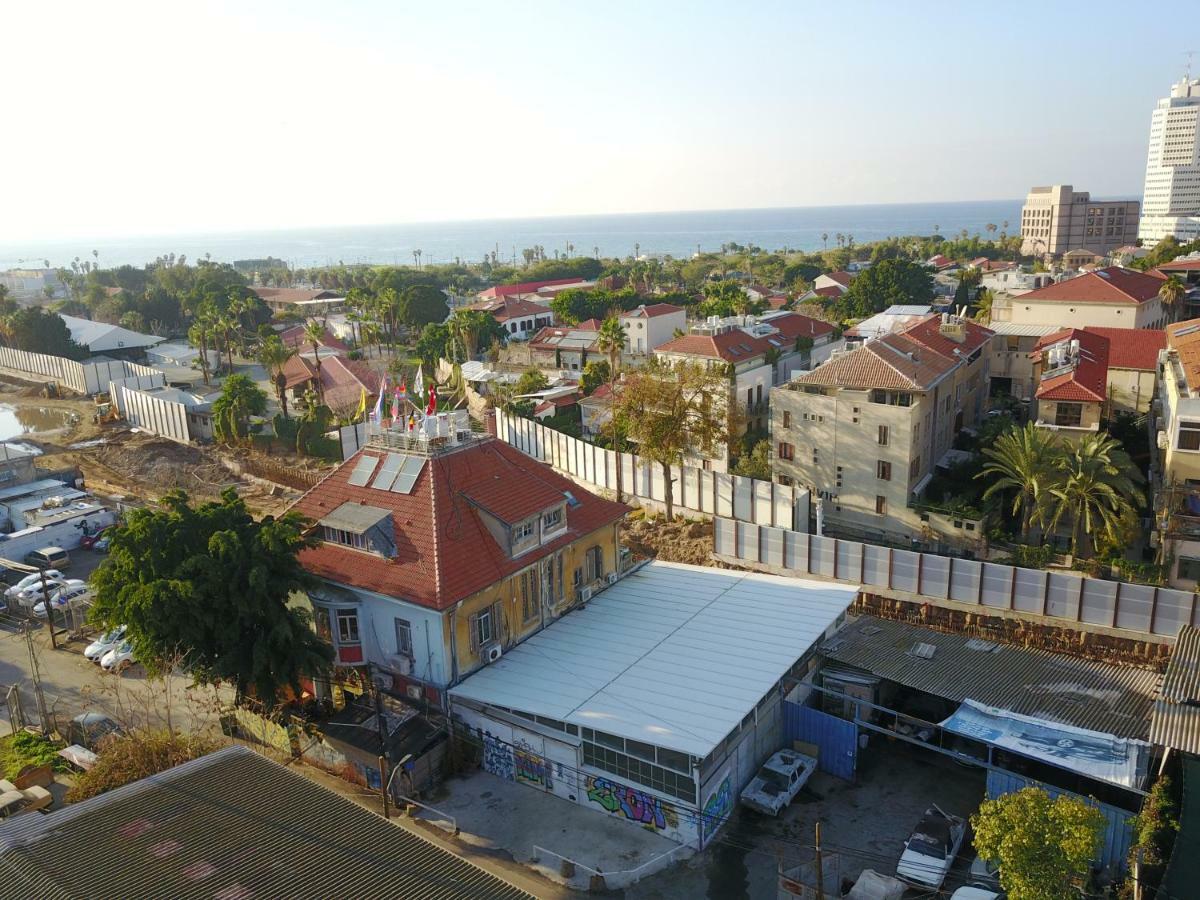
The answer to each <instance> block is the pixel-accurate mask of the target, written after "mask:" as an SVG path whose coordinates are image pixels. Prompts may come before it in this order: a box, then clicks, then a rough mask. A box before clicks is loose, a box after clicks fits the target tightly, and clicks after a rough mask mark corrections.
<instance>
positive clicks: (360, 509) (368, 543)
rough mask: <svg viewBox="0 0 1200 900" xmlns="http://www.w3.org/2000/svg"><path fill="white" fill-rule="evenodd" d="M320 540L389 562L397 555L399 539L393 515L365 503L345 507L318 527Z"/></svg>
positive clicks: (326, 518) (344, 504)
mask: <svg viewBox="0 0 1200 900" xmlns="http://www.w3.org/2000/svg"><path fill="white" fill-rule="evenodd" d="M317 524H318V525H319V526H320V528H321V531H320V536H321V540H323V541H325V542H327V543H330V544H338V545H340V546H342V547H350V548H351V549H353V550H362V551H363V552H365V553H376V554H378V555H380V556H386V557H388V558H389V559H390V558H392V557H394V556H395V555H396V539H395V533H394V530H393V527H392V514H391V512H389V511H388V510H386V509H380V508H379V507H377V506H368V505H367V504H365V503H349V502H347V503H343V504H342V505H341V506H339V507H338V508H337V509H335V510H334V511H333V512H331V513H330V514H329V515H327V516H325V517H324V518H323V519H321V520H320V521H319V522H318V523H317Z"/></svg>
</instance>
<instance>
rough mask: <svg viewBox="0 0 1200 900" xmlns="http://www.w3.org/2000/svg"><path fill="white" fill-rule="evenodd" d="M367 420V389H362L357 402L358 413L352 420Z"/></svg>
mask: <svg viewBox="0 0 1200 900" xmlns="http://www.w3.org/2000/svg"><path fill="white" fill-rule="evenodd" d="M366 418H367V389H366V388H363V389H362V397H360V398H359V401H358V411H357V412H356V413H355V414H354V420H355V421H356V422H357V421H359V420H365V419H366Z"/></svg>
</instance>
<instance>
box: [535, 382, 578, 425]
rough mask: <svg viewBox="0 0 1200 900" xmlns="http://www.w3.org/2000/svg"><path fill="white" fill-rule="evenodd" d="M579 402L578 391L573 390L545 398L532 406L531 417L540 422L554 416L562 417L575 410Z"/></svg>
mask: <svg viewBox="0 0 1200 900" xmlns="http://www.w3.org/2000/svg"><path fill="white" fill-rule="evenodd" d="M579 400H580V396H579V391H574V390H572V391H567V392H566V393H560V394H555V395H554V396H552V397H546V398H545V399H544V400H540V401H538V403H537V405H536V406H534V408H533V417H534V418H535V419H537V420H538V421H539V422H542V421H545V420H546V419H550V418H553V417H554V416H561V415H564V414H565V413H568V412H570V411H571V410H573V409H575V408H576V407H577V406H578V405H579Z"/></svg>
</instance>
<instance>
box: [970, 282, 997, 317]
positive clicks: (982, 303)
mask: <svg viewBox="0 0 1200 900" xmlns="http://www.w3.org/2000/svg"><path fill="white" fill-rule="evenodd" d="M995 299H996V298H995V297H994V296H992V292H991V291H989V290H988V289H987V288H984V289H983V290H981V291H980V292H979V293H978V294H976V295H975V321H976V322H978V323H979V324H980V325H989V324H991V321H992V303H993V302H994V301H995Z"/></svg>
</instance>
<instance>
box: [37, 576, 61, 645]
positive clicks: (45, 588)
mask: <svg viewBox="0 0 1200 900" xmlns="http://www.w3.org/2000/svg"><path fill="white" fill-rule="evenodd" d="M41 574H42V603H43V604H45V607H46V624H47V625H49V626H50V646H51V647H53V648H54V649H55V650H57V649H58V640H57V639H56V638H55V637H54V610H53V609H51V608H50V586H49V585H48V584H46V570H45V569H42V570H41Z"/></svg>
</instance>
